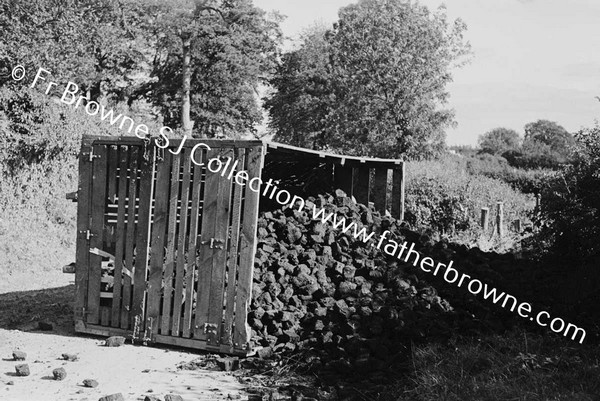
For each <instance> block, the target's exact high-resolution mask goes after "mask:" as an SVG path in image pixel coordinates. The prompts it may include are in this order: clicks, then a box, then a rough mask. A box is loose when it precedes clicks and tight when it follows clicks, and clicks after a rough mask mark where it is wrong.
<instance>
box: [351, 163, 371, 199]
mask: <svg viewBox="0 0 600 401" xmlns="http://www.w3.org/2000/svg"><path fill="white" fill-rule="evenodd" d="M370 180H371V174H370V171H369V167H367V166H360V167H357V168H355V169H354V180H353V182H354V185H353V195H354V198H355V199H356V201H357V202H358V203H362V204H365V205H367V204H368V203H369V198H370V193H369V192H370V186H371V185H370Z"/></svg>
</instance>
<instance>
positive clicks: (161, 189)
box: [145, 152, 172, 335]
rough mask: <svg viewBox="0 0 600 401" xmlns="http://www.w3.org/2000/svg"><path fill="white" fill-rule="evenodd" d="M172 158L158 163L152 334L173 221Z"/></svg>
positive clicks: (150, 296) (151, 285) (150, 313)
mask: <svg viewBox="0 0 600 401" xmlns="http://www.w3.org/2000/svg"><path fill="white" fill-rule="evenodd" d="M171 164H172V155H171V154H170V153H168V152H167V153H166V154H165V157H164V159H160V160H157V162H156V184H155V189H154V197H153V198H154V209H153V219H152V231H151V237H152V239H151V244H150V270H149V272H148V304H147V305H148V306H147V313H146V324H145V329H146V331H147V332H148V333H150V334H151V335H155V334H158V327H159V320H160V307H161V295H162V294H161V287H162V285H163V266H164V257H165V246H166V244H167V226H168V224H167V223H168V219H169V188H170V180H169V177H170V176H171Z"/></svg>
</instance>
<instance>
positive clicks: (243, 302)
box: [233, 147, 264, 348]
mask: <svg viewBox="0 0 600 401" xmlns="http://www.w3.org/2000/svg"><path fill="white" fill-rule="evenodd" d="M263 164H264V157H263V148H262V147H253V148H251V149H249V150H248V153H247V170H248V175H249V176H250V179H252V178H253V177H260V174H261V171H262V168H263ZM259 198H260V195H259V193H257V192H254V191H252V190H250V188H248V187H246V191H245V202H244V217H243V219H244V220H243V223H242V231H241V238H240V267H239V277H238V285H237V288H236V291H237V294H236V295H237V296H236V306H235V319H234V321H235V325H234V327H235V329H234V335H233V345H234V347H235V348H243V347H245V346H246V345H247V344H248V342H249V340H250V328H249V326H248V322H247V320H248V308H249V306H250V295H251V293H252V276H253V274H254V255H255V254H256V228H257V221H258V205H259Z"/></svg>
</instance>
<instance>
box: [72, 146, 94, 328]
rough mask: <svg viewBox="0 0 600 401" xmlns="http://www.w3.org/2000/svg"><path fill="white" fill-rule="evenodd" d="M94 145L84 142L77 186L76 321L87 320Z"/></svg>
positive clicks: (80, 155) (80, 156)
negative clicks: (90, 159)
mask: <svg viewBox="0 0 600 401" xmlns="http://www.w3.org/2000/svg"><path fill="white" fill-rule="evenodd" d="M91 150H92V147H91V146H90V144H89V143H86V142H83V143H82V146H81V152H80V154H79V181H78V187H77V250H76V255H75V264H76V269H75V302H74V309H75V311H74V312H75V322H76V323H77V324H76V328H77V329H80V327H78V323H79V322H81V321H82V320H85V315H86V313H85V312H86V310H87V294H88V274H89V260H90V253H89V244H88V239H87V234H86V233H87V232H88V230H89V228H90V213H91V202H90V198H91V190H92V165H91V163H90V162H89V161H88V160H89V159H88V158H89V154H90V152H91Z"/></svg>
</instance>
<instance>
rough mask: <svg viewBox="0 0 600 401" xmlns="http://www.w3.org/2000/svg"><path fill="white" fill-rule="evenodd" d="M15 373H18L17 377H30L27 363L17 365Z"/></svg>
mask: <svg viewBox="0 0 600 401" xmlns="http://www.w3.org/2000/svg"><path fill="white" fill-rule="evenodd" d="M15 371H16V372H17V376H29V365H27V364H26V363H24V364H22V365H16V366H15Z"/></svg>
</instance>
